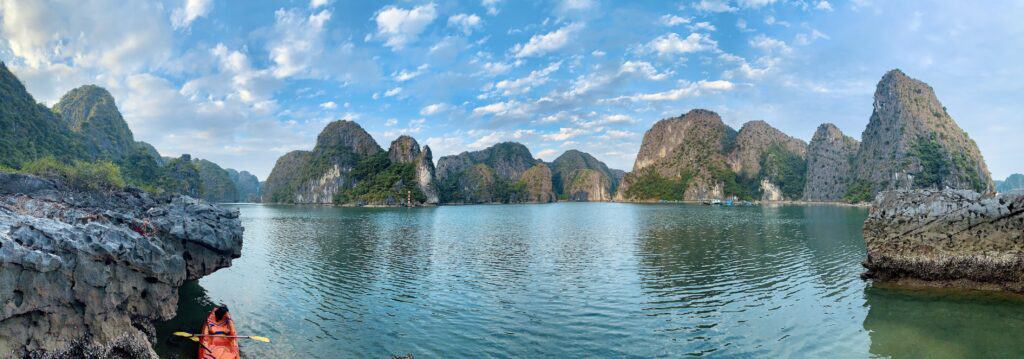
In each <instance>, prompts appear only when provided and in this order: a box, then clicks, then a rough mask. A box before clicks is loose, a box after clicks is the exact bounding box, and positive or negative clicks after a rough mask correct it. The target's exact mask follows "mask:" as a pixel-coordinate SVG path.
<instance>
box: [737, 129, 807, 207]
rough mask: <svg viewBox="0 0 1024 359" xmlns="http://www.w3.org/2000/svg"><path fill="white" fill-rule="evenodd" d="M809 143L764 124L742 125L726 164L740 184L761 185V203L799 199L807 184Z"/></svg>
mask: <svg viewBox="0 0 1024 359" xmlns="http://www.w3.org/2000/svg"><path fill="white" fill-rule="evenodd" d="M806 151H807V143H805V142H804V141H803V140H800V139H796V138H793V137H790V136H789V135H787V134H785V133H782V131H779V130H778V129H776V128H774V127H772V126H770V125H768V123H767V122H764V121H750V122H747V123H745V124H743V127H741V128H740V131H739V132H738V133H737V134H736V140H735V142H734V144H733V146H732V149H731V150H730V151H729V154H728V158H727V161H728V163H729V166H730V168H731V169H732V171H733V172H734V173H736V174H737V175H738V176H739V177H740V179H739V180H740V182H747V183H754V182H756V183H758V184H759V187H758V188H757V189H756V190H759V191H760V192H761V200H764V201H780V200H783V199H790V200H792V199H800V197H802V196H803V190H804V182H805V174H806V170H805V166H806V164H805V158H806Z"/></svg>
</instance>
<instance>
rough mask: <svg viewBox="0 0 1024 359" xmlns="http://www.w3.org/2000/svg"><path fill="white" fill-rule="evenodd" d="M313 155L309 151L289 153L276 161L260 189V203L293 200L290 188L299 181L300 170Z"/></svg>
mask: <svg viewBox="0 0 1024 359" xmlns="http://www.w3.org/2000/svg"><path fill="white" fill-rule="evenodd" d="M312 157H313V153H312V152H310V151H300V150H296V151H291V152H288V153H286V154H284V156H281V157H280V158H278V159H277V162H276V163H274V169H273V170H271V171H270V175H269V176H267V180H266V181H265V182H264V183H263V186H261V187H260V202H263V203H281V202H290V201H293V200H294V192H293V191H294V189H293V188H291V186H293V185H294V183H296V182H298V181H299V179H300V178H299V177H300V175H301V174H302V169H303V168H305V167H306V165H307V164H308V163H309V160H310V158H312Z"/></svg>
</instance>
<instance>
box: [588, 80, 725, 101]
mask: <svg viewBox="0 0 1024 359" xmlns="http://www.w3.org/2000/svg"><path fill="white" fill-rule="evenodd" d="M735 87H736V85H735V84H733V83H732V82H729V81H726V80H716V81H706V80H700V81H698V82H683V83H682V86H680V87H678V88H676V89H673V90H668V91H664V92H655V93H642V94H636V95H632V96H620V97H616V98H613V99H609V100H605V101H604V102H621V101H631V102H640V101H675V100H679V99H683V98H687V97H696V96H700V95H702V94H704V93H714V92H721V91H729V90H732V89H734V88H735Z"/></svg>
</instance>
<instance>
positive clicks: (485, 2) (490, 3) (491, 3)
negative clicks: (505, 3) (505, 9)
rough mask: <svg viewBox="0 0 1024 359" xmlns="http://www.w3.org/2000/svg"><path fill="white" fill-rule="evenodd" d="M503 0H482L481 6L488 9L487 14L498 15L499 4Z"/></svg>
mask: <svg viewBox="0 0 1024 359" xmlns="http://www.w3.org/2000/svg"><path fill="white" fill-rule="evenodd" d="M501 1H502V0H481V1H480V6H483V7H484V9H487V15H491V16H494V15H498V4H501Z"/></svg>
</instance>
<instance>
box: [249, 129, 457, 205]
mask: <svg viewBox="0 0 1024 359" xmlns="http://www.w3.org/2000/svg"><path fill="white" fill-rule="evenodd" d="M433 172H434V166H433V162H432V159H431V153H430V149H429V148H424V150H423V151H420V147H419V144H418V143H416V140H415V139H413V138H412V137H408V136H402V137H399V138H398V139H396V140H395V141H394V142H392V144H391V147H390V149H389V150H388V151H387V152H385V151H384V150H383V149H381V148H380V146H378V145H377V142H376V141H375V140H374V139H373V137H371V136H370V134H369V133H367V132H366V131H365V130H363V128H362V127H360V126H359V125H358V124H356V123H355V122H352V121H335V122H332V123H330V124H328V125H327V127H326V128H324V130H323V131H322V132H321V133H320V135H319V136H318V137H317V143H316V146H315V147H314V148H313V151H308V152H307V151H293V152H290V153H288V154H286V155H284V156H282V157H281V158H279V159H278V161H277V163H276V164H275V166H274V169H273V170H272V171H271V172H270V176H268V177H267V181H266V183H265V185H264V186H263V190H262V194H261V198H262V200H263V201H264V202H274V203H316V204H341V205H355V206H361V205H379V206H415V205H421V204H434V203H437V202H438V195H437V190H436V185H435V184H434V181H433Z"/></svg>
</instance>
